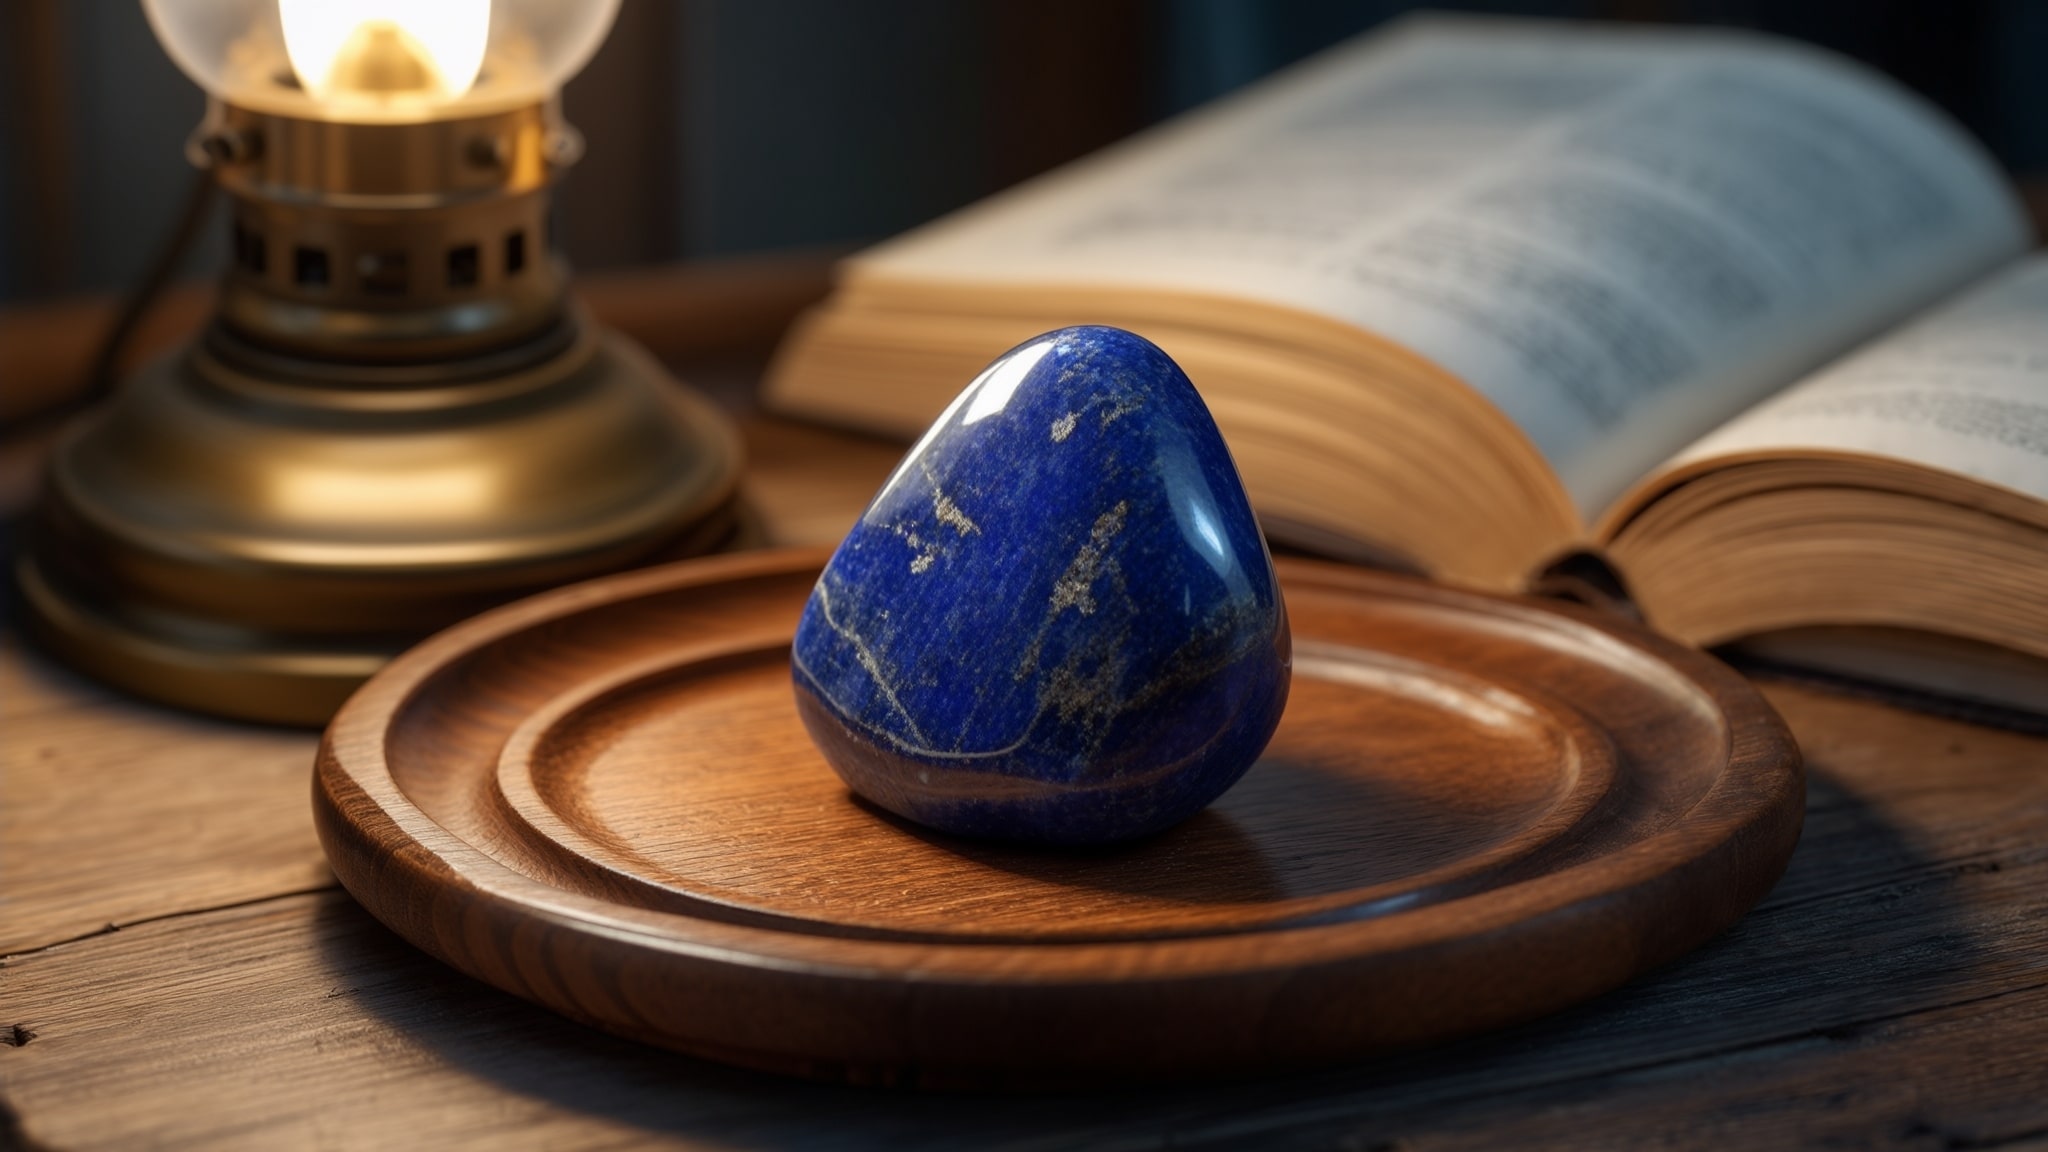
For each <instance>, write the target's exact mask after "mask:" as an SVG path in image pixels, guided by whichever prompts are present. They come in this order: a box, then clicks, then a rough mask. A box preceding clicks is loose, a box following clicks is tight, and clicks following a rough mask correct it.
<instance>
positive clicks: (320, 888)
mask: <svg viewBox="0 0 2048 1152" xmlns="http://www.w3.org/2000/svg"><path fill="white" fill-rule="evenodd" d="M340 890H341V885H340V884H339V883H337V882H329V883H326V884H315V885H313V886H311V887H307V888H294V889H292V890H290V891H288V892H272V893H269V894H267V895H263V896H251V897H250V898H248V899H247V900H231V901H229V902H227V903H225V904H214V905H211V906H209V907H205V908H182V909H179V910H178V911H176V912H162V913H158V914H157V915H155V916H143V917H140V918H138V919H134V920H128V921H124V922H122V923H119V924H116V923H112V922H109V923H108V924H107V925H106V926H105V927H102V928H95V929H93V930H92V931H90V932H80V933H79V934H78V935H76V936H67V937H65V938H64V939H62V940H53V941H51V942H50V943H48V944H38V945H36V946H34V947H32V948H22V949H19V950H17V951H14V952H9V953H7V954H6V955H4V956H0V968H5V967H7V966H8V965H9V964H12V963H14V962H15V961H17V960H20V959H22V958H23V957H27V956H35V955H39V954H41V953H44V952H48V951H50V950H52V949H54V948H63V947H66V946H68V945H72V944H81V943H84V942H85V941H87V940H97V939H99V938H100V937H102V936H112V935H113V934H115V933H116V932H126V931H129V930H130V929H134V928H140V927H143V926H144V925H148V924H161V923H163V922H164V921H166V920H177V919H180V918H182V917H186V916H205V915H209V914H211V913H214V912H232V911H234V910H235V909H238V908H248V907H252V906H254V905H257V904H267V903H270V902H271V901H273V900H285V899H289V898H290V897H293V896H312V895H316V894H318V893H321V892H338V891H340Z"/></svg>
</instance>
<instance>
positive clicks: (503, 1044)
mask: <svg viewBox="0 0 2048 1152" xmlns="http://www.w3.org/2000/svg"><path fill="white" fill-rule="evenodd" d="M1955 882H1956V874H1955V873H1954V872H1953V871H1951V870H1949V869H1946V868H1943V867H1938V866H1935V865H1934V863H1933V862H1930V861H1928V860H1926V859H1925V858H1924V857H1922V856H1920V855H1918V854H1916V851H1915V847H1914V845H1913V844H1911V843H1909V842H1908V839H1907V838H1906V837H1905V836H1904V835H1903V834H1902V833H1901V832H1900V831H1899V830H1897V829H1895V828H1894V827H1892V826H1891V825H1890V824H1888V823H1887V822H1886V821H1885V820H1884V819H1883V818H1882V816H1881V814H1880V813H1879V812H1878V811H1877V810H1876V809H1875V808H1873V807H1872V806H1870V805H1868V804H1867V803H1865V802H1864V801H1862V800H1861V799H1859V798H1858V797H1857V796H1856V795H1855V793H1854V792H1853V791H1852V790H1850V789H1849V788H1846V787H1844V786H1843V785H1842V784H1841V783H1840V782H1838V781H1836V780H1834V779H1832V778H1831V777H1830V776H1829V774H1828V773H1827V771H1826V770H1825V768H1824V767H1816V768H1815V769H1814V770H1813V771H1812V772H1811V774H1810V779H1809V791H1808V822H1807V831H1806V835H1805V838H1804V839H1803V841H1802V843H1801V844H1800V847H1799V850H1798V851H1797V853H1795V855H1794V857H1793V860H1792V863H1791V865H1790V867H1789V869H1788V870H1787V873H1786V875H1785V878H1784V879H1783V880H1782V881H1781V882H1780V884H1779V886H1778V888H1777V889H1776V890H1775V891H1774V892H1773V893H1772V894H1771V895H1770V896H1769V897H1767V898H1766V899H1765V901H1764V902H1763V903H1762V904H1761V905H1759V906H1758V907H1757V909H1755V910H1754V911H1753V912H1751V914H1750V915H1749V916H1747V917H1745V918H1744V919H1743V920H1742V921H1741V922H1740V923H1738V924H1737V925H1736V926H1735V927H1734V928H1733V929H1731V930H1730V931H1729V932H1728V933H1726V934H1725V935H1723V936H1722V937H1721V938H1719V939H1717V940H1715V941H1713V942H1711V943H1710V944H1708V945H1707V946H1706V947H1704V948H1701V949H1700V950H1699V951H1697V952H1695V953H1693V954H1692V955H1691V956H1688V957H1686V958H1685V959H1683V960H1681V961H1679V962H1677V963H1675V964H1673V965H1671V966H1669V967H1667V968H1665V969H1663V970H1661V971H1658V972H1654V973H1651V974H1650V975H1648V976H1646V977H1644V978H1642V979H1640V980H1638V981H1636V982H1634V983H1633V984H1631V985H1628V986H1626V987H1624V988H1622V989H1619V990H1617V991H1615V992H1613V993H1610V994H1608V995H1606V996H1604V997H1601V998H1599V999H1597V1000H1595V1001H1593V1002H1591V1003H1589V1004H1586V1005H1583V1006H1581V1007H1579V1008H1576V1009H1572V1010H1569V1011H1566V1012H1564V1013H1560V1014H1558V1015H1556V1016H1552V1017H1550V1018H1548V1019H1545V1020H1541V1021H1537V1022H1535V1023H1531V1024H1527V1025H1523V1026H1520V1027H1516V1028H1512V1029H1507V1030H1504V1031H1501V1032H1496V1033H1493V1034H1491V1035H1488V1036H1484V1037H1476V1038H1473V1039H1469V1040H1465V1041H1460V1042H1456V1043H1453V1044H1449V1045H1444V1046H1440V1047H1438V1048H1436V1049H1433V1050H1430V1051H1428V1052H1424V1053H1419V1054H1412V1055H1405V1056H1396V1057H1389V1058H1382V1059H1378V1060H1373V1061H1368V1062H1364V1063H1360V1064H1356V1065H1352V1066H1349V1067H1346V1068H1340V1069H1336V1070H1324V1071H1317V1072H1310V1073H1303V1074H1299V1075H1294V1076H1291V1077H1287V1078H1284V1079H1283V1078H1280V1077H1277V1076H1276V1077H1272V1078H1267V1079H1261V1080H1255V1081H1248V1082H1237V1083H1230V1084H1223V1085H1205V1086H1196V1087H1192V1088H1191V1087H1186V1086H1182V1087H1157V1086H1153V1087H1135V1088H1134V1087H1123V1088H1119V1089H1117V1090H1115V1091H1100V1090H1098V1091H1081V1092H1070V1093H1065V1094H1057V1095H1037V1096H995V1095H978V1096H975V1095H921V1094H915V1093H910V1092H901V1091H888V1090H873V1089H852V1088H843V1087H836V1086H832V1085H824V1084H812V1083H805V1082H800V1081H793V1080H785V1079H780V1078H776V1077H772V1076H767V1075H763V1074H756V1073H750V1072H744V1071H739V1070H735V1069H728V1068H723V1067H720V1066H717V1065H712V1064H708V1063H704V1062H701V1061H697V1060H693V1059H690V1058H686V1057H681V1056H676V1055H672V1054H669V1053H665V1052H661V1051H658V1050H654V1049H650V1048H646V1047H642V1046H640V1045H637V1044H633V1043H630V1042H627V1041H622V1040H616V1039H613V1038H611V1037H609V1036H606V1035H603V1034H600V1033H598V1032H596V1031H593V1030H591V1029H588V1028H585V1027H583V1026H580V1025H577V1024H574V1023H571V1022H569V1021H567V1020H565V1019H562V1018H560V1017H557V1016H555V1015H553V1014H551V1013H549V1012H547V1011H545V1010H543V1009H540V1008H537V1007H534V1006H532V1005H529V1004H526V1003H525V1002H523V1001H520V1000H518V999H516V998H514V997H511V996H508V995H505V994H502V993H500V992H497V991H496V990H494V989H491V988H488V987H486V986H484V985H482V984H480V983H477V982H475V981H472V980H469V979H467V978H465V977H462V976H460V975H458V974H456V973H454V972H453V971H452V970H449V969H446V968H444V967H442V966H441V965H439V964H438V963H436V962H434V961H433V960H431V959H429V958H427V957H426V956H424V955H423V954H421V953H418V952H416V951H414V950H413V949H411V948H410V947H409V946H407V945H406V944H404V943H403V942H402V941H400V940H399V939H398V938H397V937H396V936H394V935H392V934H391V933H389V932H387V931H385V930H384V929H382V928H381V927H380V926H378V925H377V924H375V923H374V922H373V921H372V920H371V919H370V918H369V916H368V915H367V914H366V913H364V912H363V911H362V910H361V909H360V908H358V907H357V906H355V905H354V904H353V903H350V902H346V901H336V902H335V903H334V904H333V905H332V906H331V907H330V908H329V909H327V910H326V911H325V912H324V913H323V917H324V921H323V923H322V924H321V925H320V932H319V937H320V940H321V942H322V947H323V949H324V954H323V959H324V961H325V963H326V964H327V965H328V967H329V968H330V970H331V971H330V973H329V976H330V978H331V979H332V980H333V982H334V984H335V985H336V986H338V987H340V988H342V989H345V990H346V991H345V993H343V994H345V995H348V996H350V997H352V998H353V999H354V1000H355V1002H356V1004H357V1005H358V1006H359V1007H360V1008H361V1009H362V1010H363V1011H364V1012H365V1013H367V1014H369V1015H370V1016H372V1017H374V1018H375V1019H377V1020H378V1022H379V1023H380V1024H381V1025H382V1026H384V1027H386V1028H389V1029H391V1030H392V1031H394V1032H397V1033H400V1034H402V1035H403V1036H404V1037H405V1040H406V1042H407V1043H408V1045H409V1046H418V1047H422V1048H425V1049H427V1050H429V1051H431V1052H432V1053H434V1054H435V1055H436V1056H437V1057H439V1058H440V1059H441V1060H442V1061H445V1063H446V1064H447V1065H450V1066H452V1067H453V1068H455V1069H458V1070H460V1071H461V1072H462V1073H465V1074H467V1075H468V1076H471V1077H474V1078H476V1079H479V1080H483V1081H486V1082H488V1083H490V1084H493V1085H495V1086H496V1087H498V1088H500V1089H502V1090H504V1091H505V1092H508V1093H514V1094H516V1095H518V1096H520V1097H525V1098H528V1099H529V1100H530V1101H532V1102H534V1103H535V1105H536V1108H535V1111H536V1112H537V1113H539V1114H541V1115H542V1116H545V1115H548V1114H551V1113H553V1114H567V1115H570V1116H574V1115H582V1116H587V1117H591V1118H601V1119H602V1120H604V1121H605V1122H606V1123H607V1124H608V1126H613V1127H617V1126H624V1127H627V1128H638V1129H643V1130H646V1131H648V1132H650V1133H664V1134H670V1135H673V1136H678V1137H683V1138H692V1137H694V1138H697V1139H701V1140H703V1141H705V1142H706V1143H713V1144H717V1145H719V1146H721V1147H780V1146H801V1147H805V1148H817V1147H845V1146H863V1147H865V1146H886V1147H890V1148H916V1147H933V1148H939V1147H956V1146H960V1145H961V1144H963V1143H972V1144H975V1145H989V1144H1001V1145H1004V1146H1025V1147H1028V1146H1037V1145H1040V1144H1043V1145H1045V1146H1060V1147H1065V1146H1071V1145H1074V1144H1076V1143H1094V1142H1117V1143H1123V1142H1126V1141H1135V1142H1136V1143H1138V1144H1141V1145H1147V1146H1149V1145H1152V1144H1154V1143H1156V1142H1161V1141H1163V1140H1165V1139H1167V1138H1169V1137H1170V1138H1171V1141H1172V1142H1173V1143H1174V1145H1175V1146H1189V1145H1207V1144H1213V1143H1222V1144H1235V1143H1256V1144H1259V1145H1261V1146H1271V1144H1272V1142H1273V1141H1274V1140H1275V1139H1276V1138H1277V1137H1279V1136H1281V1135H1282V1134H1283V1133H1284V1134H1285V1135H1286V1137H1287V1139H1286V1143H1287V1144H1289V1145H1294V1144H1296V1143H1300V1144H1301V1146H1308V1145H1309V1144H1313V1145H1316V1146H1326V1145H1343V1146H1351V1145H1353V1144H1356V1145H1357V1146H1359V1147H1387V1148H1392V1147H1395V1146H1396V1144H1395V1143H1394V1142H1393V1139H1392V1138H1394V1137H1399V1138H1402V1139H1406V1138H1410V1137H1414V1136H1416V1135H1419V1134H1426V1133H1429V1132H1432V1131H1444V1130H1448V1129H1455V1130H1457V1131H1458V1132H1460V1133H1463V1134H1465V1135H1467V1136H1471V1135H1473V1134H1475V1133H1477V1134H1481V1135H1483V1134H1484V1133H1485V1131H1486V1130H1487V1129H1488V1128H1489V1127H1495V1126H1501V1125H1514V1124H1516V1123H1517V1122H1518V1119H1519V1118H1522V1117H1526V1116H1527V1115H1529V1114H1531V1113H1532V1112H1535V1111H1537V1110H1541V1109H1553V1110H1554V1109H1557V1108H1560V1107H1564V1106H1566V1105H1568V1104H1570V1102H1572V1101H1581V1102H1584V1101H1593V1102H1596V1103H1597V1105H1598V1107H1599V1108H1600V1109H1601V1110H1603V1111H1604V1113H1605V1114H1606V1115H1608V1116H1610V1117H1615V1116H1621V1117H1625V1116H1627V1115H1628V1114H1629V1113H1630V1111H1631V1108H1632V1107H1637V1105H1636V1104H1635V1103H1632V1097H1633V1096H1635V1095H1638V1094H1642V1093H1652V1092H1655V1091H1659V1089H1655V1088H1653V1087H1646V1085H1654V1084H1657V1083H1666V1084H1667V1086H1668V1082H1669V1081H1670V1080H1671V1078H1672V1077H1673V1076H1680V1077H1683V1076H1686V1075H1691V1073H1689V1072H1688V1071H1687V1069H1688V1067H1689V1066H1693V1065H1697V1066H1698V1067H1699V1069H1700V1072H1701V1073H1702V1074H1704V1073H1705V1072H1707V1071H1709V1070H1711V1069H1713V1068H1714V1067H1716V1066H1717V1065H1719V1064H1722V1063H1725V1062H1727V1061H1731V1060H1738V1059H1740V1060H1749V1061H1755V1060H1764V1061H1771V1060H1776V1061H1781V1062H1789V1061H1799V1060H1804V1059H1809V1058H1812V1057H1813V1056H1814V1053H1815V1050H1816V1049H1817V1048H1818V1049H1823V1050H1824V1049H1826V1048H1827V1047H1828V1046H1830V1045H1837V1044H1850V1043H1854V1041H1855V1037H1856V1035H1857V1033H1858V1031H1859V1029H1862V1028H1864V1027H1866V1026H1869V1025H1871V1024H1873V1023H1875V1022H1878V1021H1881V1020H1883V1019H1885V1018H1887V1017H1889V1016H1893V1015H1896V1014H1898V1013H1900V1012H1903V1011H1909V1010H1911V1009H1914V1008H1917V1007H1925V1006H1927V1005H1928V1004H1930V1003H1935V1002H1938V997H1939V994H1940V992H1941V991H1942V990H1943V989H1945V988H1947V987H1950V986H1951V985H1952V984H1953V983H1954V982H1955V981H1957V980H1959V979H1961V978H1963V977H1964V976H1965V975H1966V974H1967V971H1968V969H1969V968H1970V966H1971V963H1972V960H1973V957H1974V956H1975V955H1976V954H1977V952H1978V951H1979V950H1980V945H1979V943H1978V941H1977V940H1976V939H1975V938H1974V937H1973V936H1972V934H1971V932H1970V931H1969V929H1968V928H1967V926H1966V925H1964V924H1963V923H1962V922H1961V918H1960V914H1959V908H1958V906H1957V905H1956V903H1955V901H1954V900H1953V898H1952V890H1953V887H1954V884H1955ZM1660 1072H1663V1073H1668V1075H1659V1074H1658V1073H1660ZM407 1083H416V1084H417V1087H416V1088H412V1089H409V1088H408V1087H407ZM408 1090H416V1091H419V1092H421V1093H423V1094H426V1093H434V1094H441V1095H443V1096H445V1095H446V1093H447V1086H446V1083H445V1081H443V1080H440V1079H437V1078H435V1077H427V1076H422V1077H419V1078H418V1079H417V1080H416V1081H410V1082H403V1083H399V1084H395V1085H394V1086H392V1088H391V1089H390V1092H391V1093H392V1094H394V1095H393V1098H392V1099H391V1101H390V1104H391V1106H392V1107H394V1108H404V1107H407V1106H408V1103H407V1102H406V1101H403V1100H401V1099H398V1098H397V1094H402V1093H403V1092H405V1091H408ZM1644 1103H1647V1102H1644ZM1668 1103H1669V1101H1668V1100H1667V1101H1666V1104H1667V1105H1668ZM448 1105H449V1106H452V1105H453V1101H452V1100H451V1101H448ZM411 1106H416V1107H432V1106H433V1105H432V1104H431V1103H430V1102H428V1101H426V1100H422V1101H421V1102H418V1103H416V1104H413V1105H411ZM477 1106H478V1107H483V1106H484V1104H483V1103H482V1102H481V1101H480V1102H479V1103H478V1105H477ZM1637 1110H1638V1111H1640V1108H1639V1107H1638V1108H1637ZM1655 1119H1656V1122H1657V1123H1659V1124H1667V1123H1673V1122H1676V1121H1675V1120H1674V1118H1673V1117H1672V1116H1671V1115H1669V1114H1668V1109H1667V1111H1664V1112H1659V1113H1657V1115H1656V1117H1655ZM1680 1119H1682V1118H1680ZM1618 1122H1625V1121H1618ZM563 1131H568V1130H567V1129H564V1130H563ZM1509 1135H1511V1133H1507V1132H1502V1131H1496V1132H1495V1133H1494V1136H1495V1137H1496V1138H1502V1139H1505V1138H1508V1136H1509Z"/></svg>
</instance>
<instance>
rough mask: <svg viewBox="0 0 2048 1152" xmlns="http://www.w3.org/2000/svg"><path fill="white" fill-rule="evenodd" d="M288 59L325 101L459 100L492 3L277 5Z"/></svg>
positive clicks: (296, 0)
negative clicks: (405, 97)
mask: <svg viewBox="0 0 2048 1152" xmlns="http://www.w3.org/2000/svg"><path fill="white" fill-rule="evenodd" d="M277 13H278V17H279V19H280V20H281V22H282V23H283V25H284V46H285V53H286V55H288V56H289V57H290V58H291V62H292V71H293V72H296V73H298V77H299V83H300V84H301V85H303V86H304V87H305V89H306V91H308V92H310V93H312V94H313V95H314V96H316V97H319V98H322V99H331V98H347V97H356V96H370V97H396V96H413V97H422V96H424V97H436V98H443V99H446V98H452V97H456V96H460V95H462V94H463V93H464V92H467V91H468V90H469V87H470V85H472V84H474V83H476V76H477V71H478V69H480V68H481V67H482V66H483V61H484V46H485V44H486V43H487V42H488V41H489V40H490V34H491V0H277Z"/></svg>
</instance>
